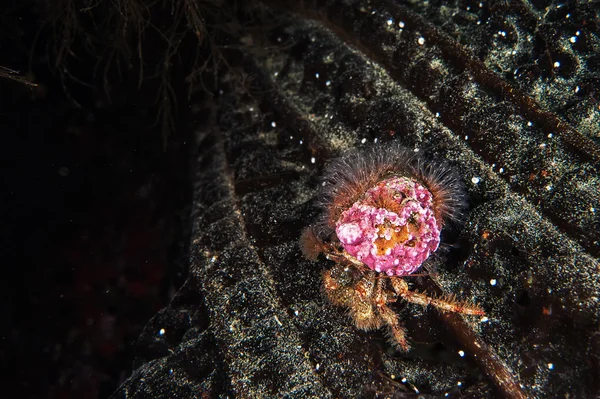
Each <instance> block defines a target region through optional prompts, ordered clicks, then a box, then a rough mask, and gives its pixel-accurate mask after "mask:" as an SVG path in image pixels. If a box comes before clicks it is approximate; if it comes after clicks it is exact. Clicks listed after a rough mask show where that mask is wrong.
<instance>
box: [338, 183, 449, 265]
mask: <svg viewBox="0 0 600 399" xmlns="http://www.w3.org/2000/svg"><path fill="white" fill-rule="evenodd" d="M440 231H441V226H440V225H439V223H438V221H437V220H436V218H435V212H434V209H433V198H432V195H431V192H429V190H427V189H426V188H425V187H424V186H423V185H421V184H419V183H418V182H417V181H415V180H413V179H411V178H408V177H391V178H388V179H386V180H382V181H380V182H379V183H378V184H377V186H375V187H372V188H370V189H369V190H367V192H366V193H365V194H364V196H362V198H360V199H359V200H358V201H356V202H355V203H354V204H353V205H352V206H351V207H350V208H349V209H347V210H345V211H344V212H342V214H341V216H340V218H339V219H338V220H337V223H336V226H335V232H336V234H337V236H338V238H339V240H340V242H341V244H342V246H343V247H344V249H345V250H346V252H348V254H350V255H352V256H354V257H355V258H357V259H358V260H360V261H361V262H363V263H364V264H365V265H367V266H368V267H369V268H370V269H372V270H375V271H377V272H382V273H386V274H388V275H390V276H393V275H396V276H405V275H408V274H411V273H414V272H415V271H416V270H417V269H418V268H419V267H420V266H421V264H422V263H423V262H424V261H425V260H426V259H427V258H428V257H429V255H430V254H431V252H434V251H435V250H436V249H437V248H438V246H439V244H440Z"/></svg>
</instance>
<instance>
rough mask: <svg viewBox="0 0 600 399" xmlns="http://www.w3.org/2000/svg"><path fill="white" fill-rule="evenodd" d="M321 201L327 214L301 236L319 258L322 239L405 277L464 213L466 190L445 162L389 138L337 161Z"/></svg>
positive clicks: (311, 253)
mask: <svg viewBox="0 0 600 399" xmlns="http://www.w3.org/2000/svg"><path fill="white" fill-rule="evenodd" d="M320 205H321V207H322V208H323V215H322V218H321V220H319V221H318V222H317V223H316V225H315V226H314V227H313V228H312V230H311V232H310V233H305V234H304V235H303V238H302V240H301V242H302V247H303V251H304V253H305V255H307V258H309V259H315V258H316V256H315V253H316V254H318V252H319V245H318V242H319V240H318V239H317V238H320V239H321V240H323V241H326V242H332V243H338V242H339V244H340V245H341V246H342V247H343V249H344V250H345V251H346V253H347V254H349V255H350V256H352V257H354V258H356V259H357V260H358V261H360V262H362V263H364V264H365V265H366V266H367V267H368V268H370V269H372V270H375V271H377V272H383V273H386V274H387V275H390V276H391V275H395V276H405V275H409V274H411V273H414V272H415V271H416V270H417V269H418V268H419V267H420V266H421V264H422V263H423V262H424V261H425V260H426V259H427V258H428V257H429V255H430V254H431V253H432V252H434V251H435V250H436V249H437V248H438V246H439V244H440V232H441V230H442V228H443V226H444V224H445V223H447V222H448V221H450V220H457V219H459V218H460V216H461V215H462V214H463V211H464V209H465V191H464V186H463V184H462V182H461V180H460V179H459V178H458V176H457V175H456V174H455V173H454V172H453V170H452V169H451V168H450V167H449V166H448V165H446V164H445V163H443V162H437V161H432V160H429V159H426V158H425V157H423V156H421V155H419V154H418V153H415V152H414V151H412V150H410V149H408V148H405V147H402V146H401V145H399V144H397V143H385V144H379V145H376V146H373V147H370V148H368V149H363V150H354V151H352V152H349V153H348V154H346V155H344V156H342V157H341V158H339V159H337V160H334V161H333V162H331V163H330V164H329V165H328V166H327V168H326V170H325V174H324V181H323V190H322V193H321V199H320Z"/></svg>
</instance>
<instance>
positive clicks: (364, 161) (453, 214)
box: [317, 142, 466, 237]
mask: <svg viewBox="0 0 600 399" xmlns="http://www.w3.org/2000/svg"><path fill="white" fill-rule="evenodd" d="M393 176H399V177H400V176H403V177H409V178H413V179H415V180H417V181H418V182H420V183H421V184H423V185H424V186H425V187H426V188H427V189H428V190H429V191H430V192H431V194H432V196H433V201H434V202H433V204H434V211H435V214H436V218H437V219H438V221H439V223H440V224H441V225H443V224H445V223H447V222H449V221H457V220H459V219H460V218H461V216H462V214H463V212H464V210H465V208H466V193H465V189H464V184H463V182H462V180H461V179H460V177H459V176H458V174H457V173H456V172H455V171H454V170H453V169H452V167H450V165H448V164H447V163H446V162H443V161H438V160H433V159H429V158H428V157H426V156H423V155H421V154H420V153H416V152H414V151H413V150H412V149H410V148H406V147H404V146H402V145H401V144H399V143H397V142H387V143H380V144H376V145H372V146H370V147H367V148H361V149H354V150H350V151H348V152H347V153H346V154H344V155H342V156H341V157H339V158H337V159H334V160H333V161H331V162H330V163H329V164H328V165H327V166H326V168H325V172H324V175H323V183H324V184H323V188H322V191H321V197H320V206H321V207H322V208H323V217H322V220H321V221H320V223H319V226H318V230H317V234H318V235H319V236H321V237H326V236H329V235H330V234H331V233H332V232H333V231H334V230H335V224H336V222H337V220H338V219H339V218H340V216H341V214H342V212H343V211H345V210H346V209H348V208H350V207H351V206H352V205H353V204H354V203H355V202H356V201H358V200H359V199H360V198H361V197H362V196H363V195H364V193H365V192H366V191H367V190H368V189H369V188H371V187H374V186H375V185H376V184H377V183H378V182H379V181H382V180H385V179H387V178H389V177H393Z"/></svg>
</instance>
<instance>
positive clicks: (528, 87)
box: [114, 1, 600, 398]
mask: <svg viewBox="0 0 600 399" xmlns="http://www.w3.org/2000/svg"><path fill="white" fill-rule="evenodd" d="M294 4H295V3H294ZM310 4H311V5H307V6H306V7H297V8H296V6H290V7H289V8H286V7H285V6H283V8H284V9H286V10H288V11H293V12H294V13H293V14H289V15H286V16H278V17H276V18H275V17H273V15H275V14H277V15H281V12H282V11H281V9H278V10H276V11H274V9H270V8H262V7H260V6H258V5H254V6H251V7H250V8H251V10H250V11H248V12H247V13H242V15H244V17H243V18H247V19H246V20H244V21H241V22H243V23H240V31H239V43H238V44H239V46H230V47H236V50H226V52H225V54H226V55H227V57H228V61H229V65H230V68H231V69H230V70H228V71H227V72H226V73H224V74H223V75H222V80H221V83H220V85H221V86H220V89H221V94H220V95H219V96H218V97H217V98H215V99H214V101H213V102H211V103H210V104H207V105H206V106H205V107H204V108H202V110H201V111H200V112H199V114H198V120H202V121H203V122H202V124H201V126H200V127H199V128H198V132H197V143H196V145H197V150H196V152H195V156H194V159H193V168H194V171H195V178H194V181H195V201H194V210H193V214H192V220H193V231H194V233H193V242H192V245H191V259H192V261H191V265H190V276H189V280H188V282H187V283H186V285H185V286H184V287H183V288H182V290H181V291H180V293H179V294H178V295H177V296H176V298H175V299H174V301H173V303H172V304H171V306H170V307H169V308H167V309H165V310H163V311H162V312H160V313H159V314H158V315H157V316H156V317H155V319H154V320H153V321H152V322H151V323H150V324H149V326H148V327H147V329H146V331H145V333H144V334H142V337H141V338H140V350H141V352H140V354H141V357H140V363H139V364H138V365H139V366H140V368H138V369H137V371H136V372H135V373H134V375H133V376H132V377H131V378H130V379H129V380H128V381H126V382H125V383H124V385H123V386H122V387H121V389H120V390H119V391H117V392H116V393H115V394H114V397H115V398H118V397H130V398H134V397H150V396H151V397H155V398H158V397H227V396H229V397H263V398H267V397H296V398H306V397H315V398H317V397H318V398H327V397H342V398H355V397H361V396H365V397H407V396H409V395H410V394H411V393H412V394H414V393H415V392H421V393H422V394H423V395H424V396H423V397H428V396H427V395H432V396H433V397H438V396H444V394H445V393H450V395H456V396H457V397H473V398H477V397H487V396H491V397H496V396H497V397H525V396H526V397H531V398H553V397H562V396H565V395H568V394H570V395H572V396H573V397H593V396H597V395H598V394H600V390H599V389H600V387H599V385H598V379H597V376H598V375H599V373H600V370H599V361H600V360H599V359H600V339H599V337H600V331H599V321H600V320H599V318H600V316H599V314H600V304H599V300H600V299H599V298H600V283H599V282H598V272H599V264H598V259H597V258H598V256H599V255H600V241H599V240H600V238H599V234H600V233H599V232H600V222H599V212H600V194H599V191H598V187H600V178H599V174H598V160H599V159H600V155H599V154H600V150H599V141H598V135H599V130H598V123H597V121H598V118H599V115H600V112H599V110H598V107H597V102H596V101H597V98H598V95H599V93H600V92H599V90H600V79H599V78H598V76H599V75H598V60H599V59H600V58H599V57H600V49H599V45H600V43H599V40H600V39H599V26H598V15H597V11H593V9H592V6H591V5H586V4H583V5H572V6H561V5H560V4H559V3H554V2H535V3H533V4H528V3H521V2H513V1H509V2H501V1H499V2H490V3H479V2H468V1H467V2H462V1H459V2H450V3H448V4H444V5H441V4H439V3H438V2H425V3H423V2H404V3H403V5H398V4H395V3H391V2H385V1H372V2H366V1H353V2H342V1H340V2H335V1H333V2H329V3H325V2H324V4H323V5H315V4H314V3H312V2H311V3H310ZM252 7H254V8H252ZM267 22H268V23H267ZM266 26H268V28H266ZM578 32H579V33H578ZM573 38H575V39H574V40H572V39H573ZM594 121H595V122H594ZM375 140H377V141H383V142H386V141H390V140H399V141H401V142H402V143H403V144H404V145H406V146H409V147H413V148H415V149H418V150H419V151H424V152H426V153H427V154H429V155H430V156H431V157H434V158H436V157H439V158H443V159H447V160H449V161H450V162H451V163H452V164H454V165H455V167H456V168H457V169H458V171H459V172H460V173H461V175H462V176H463V178H464V180H465V182H466V184H467V189H468V191H469V196H470V201H469V204H470V210H469V212H468V213H467V215H466V217H465V220H464V227H463V228H462V229H460V230H457V231H454V232H443V234H442V238H443V240H442V246H444V244H448V245H445V247H446V250H445V251H441V250H440V251H438V252H436V253H435V254H434V255H432V256H431V257H430V258H429V260H428V261H427V262H426V264H425V267H426V270H428V271H431V272H433V271H435V272H437V274H436V275H435V276H431V277H421V278H414V280H410V281H409V282H412V283H414V286H415V288H417V289H426V290H428V291H429V292H431V291H433V293H436V290H438V291H437V292H438V293H439V292H441V291H443V292H445V293H447V294H452V293H454V294H457V295H458V296H460V297H463V298H465V299H470V300H473V301H476V302H477V303H479V304H480V305H482V306H483V308H484V309H485V310H486V312H487V315H488V319H487V320H485V321H483V322H480V323H477V322H469V323H465V322H464V321H461V320H456V319H452V318H450V317H448V316H447V315H446V316H439V315H437V314H436V313H435V312H434V311H432V310H423V309H421V308H417V307H415V306H412V305H407V306H403V305H399V306H398V307H397V308H396V310H397V311H398V313H399V314H400V316H401V318H402V319H403V320H404V321H405V323H406V326H407V329H408V332H409V335H410V336H411V338H412V339H413V341H414V342H413V346H414V349H413V350H412V351H411V352H409V353H408V355H400V354H399V353H395V352H394V351H393V350H391V348H390V347H389V346H388V345H387V344H386V342H385V339H384V337H383V336H382V335H380V334H379V333H375V332H374V333H363V332H359V331H357V330H356V329H355V328H354V327H353V326H352V324H351V322H350V320H349V318H348V317H347V316H346V315H345V314H344V312H343V310H342V309H339V308H336V307H333V306H331V305H330V304H328V303H327V301H326V299H325V297H324V295H323V294H322V292H321V288H320V272H321V270H322V269H323V268H326V267H327V263H326V262H325V261H322V262H320V263H311V262H308V261H306V260H304V259H303V258H302V256H301V254H300V251H299V249H298V246H297V240H298V237H299V236H300V232H301V230H302V228H303V227H305V226H306V225H308V224H309V223H310V222H311V221H312V220H314V218H315V217H316V214H317V209H316V207H315V204H314V203H313V202H312V198H313V196H314V195H315V193H316V191H317V189H318V186H319V184H320V183H319V180H318V176H319V175H320V174H321V170H322V166H323V165H324V163H326V162H327V160H328V159H330V158H331V157H333V156H335V155H337V154H338V153H341V152H343V151H344V150H345V149H349V148H353V147H356V146H361V145H364V144H365V143H367V142H372V141H375ZM440 290H441V291H440ZM161 329H164V330H165V333H164V334H159V331H160V330H161ZM448 331H451V332H452V334H448ZM473 337H479V339H481V342H483V343H485V344H487V345H490V346H491V347H492V348H493V349H490V348H489V347H483V349H482V352H481V353H480V355H479V356H478V357H477V358H474V357H473V356H472V352H471V350H470V349H469V345H471V347H473V345H472V344H473V342H474V341H473ZM473 350H477V348H476V347H473ZM502 365H504V366H502ZM503 378H508V379H509V380H512V381H509V384H508V385H510V384H512V387H509V388H506V387H504V388H498V385H499V383H498V381H500V380H502V379H503ZM459 391H460V393H459ZM460 395H462V396H460Z"/></svg>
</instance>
